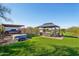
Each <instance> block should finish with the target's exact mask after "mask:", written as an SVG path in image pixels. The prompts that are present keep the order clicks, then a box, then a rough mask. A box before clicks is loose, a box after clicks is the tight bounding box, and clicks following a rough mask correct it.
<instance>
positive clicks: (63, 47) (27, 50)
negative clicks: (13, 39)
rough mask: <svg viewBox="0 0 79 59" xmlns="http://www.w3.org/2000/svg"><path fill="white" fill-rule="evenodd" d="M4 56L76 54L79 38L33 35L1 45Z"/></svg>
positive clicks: (0, 48)
mask: <svg viewBox="0 0 79 59" xmlns="http://www.w3.org/2000/svg"><path fill="white" fill-rule="evenodd" d="M0 55H2V56H62V55H64V56H75V55H79V38H67V37H65V38H64V39H63V40H56V39H50V38H47V37H40V36H38V37H32V39H31V40H26V41H23V42H17V43H14V44H10V45H5V46H0Z"/></svg>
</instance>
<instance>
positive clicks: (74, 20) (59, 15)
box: [2, 3, 79, 28]
mask: <svg viewBox="0 0 79 59" xmlns="http://www.w3.org/2000/svg"><path fill="white" fill-rule="evenodd" d="M3 5H4V6H6V7H7V8H10V9H11V14H10V15H9V14H7V16H8V17H9V18H11V19H12V20H13V22H5V21H2V23H13V24H22V25H25V26H26V27H28V26H32V27H36V26H39V25H42V24H44V23H49V22H52V23H54V24H56V25H59V26H60V27H62V28H68V27H72V26H79V4H77V3H75V4H73V3H72V4H70V3H69V4H68V3H25V4H24V3H19V4H17V3H15V4H11V3H8V4H3Z"/></svg>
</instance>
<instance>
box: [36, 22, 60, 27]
mask: <svg viewBox="0 0 79 59" xmlns="http://www.w3.org/2000/svg"><path fill="white" fill-rule="evenodd" d="M38 27H39V28H53V27H59V26H58V25H55V24H53V23H45V24H43V25H41V26H38Z"/></svg>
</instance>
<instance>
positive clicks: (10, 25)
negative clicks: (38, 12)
mask: <svg viewBox="0 0 79 59" xmlns="http://www.w3.org/2000/svg"><path fill="white" fill-rule="evenodd" d="M2 26H4V27H22V26H24V25H14V24H2Z"/></svg>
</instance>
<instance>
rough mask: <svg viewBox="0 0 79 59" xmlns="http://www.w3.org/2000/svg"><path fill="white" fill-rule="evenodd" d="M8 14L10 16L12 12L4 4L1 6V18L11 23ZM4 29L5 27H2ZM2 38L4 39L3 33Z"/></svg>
mask: <svg viewBox="0 0 79 59" xmlns="http://www.w3.org/2000/svg"><path fill="white" fill-rule="evenodd" d="M6 13H8V14H10V13H11V10H10V9H8V8H6V7H5V6H3V5H2V4H0V18H2V20H5V21H11V19H9V18H8V17H6ZM2 29H3V27H2ZM1 36H2V38H3V36H4V34H3V33H2V34H1Z"/></svg>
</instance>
